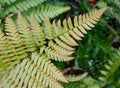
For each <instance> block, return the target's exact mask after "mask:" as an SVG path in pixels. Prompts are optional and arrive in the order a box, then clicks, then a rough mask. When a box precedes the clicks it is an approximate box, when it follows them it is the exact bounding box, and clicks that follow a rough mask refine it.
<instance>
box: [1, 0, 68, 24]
mask: <svg viewBox="0 0 120 88" xmlns="http://www.w3.org/2000/svg"><path fill="white" fill-rule="evenodd" d="M45 1H46V0H34V1H33V0H23V1H21V0H7V1H4V0H3V1H1V8H2V9H1V11H0V17H1V18H4V17H5V16H7V15H8V14H10V13H14V14H17V13H18V12H19V11H21V12H23V13H24V16H25V17H26V18H27V20H29V15H30V14H31V12H33V13H34V16H35V18H36V19H37V21H38V22H42V21H43V20H44V17H45V16H49V17H50V18H54V17H56V16H58V15H59V14H61V13H63V12H66V11H68V10H69V9H70V7H68V6H57V5H45V4H43V5H41V3H43V2H45ZM3 3H4V4H3Z"/></svg>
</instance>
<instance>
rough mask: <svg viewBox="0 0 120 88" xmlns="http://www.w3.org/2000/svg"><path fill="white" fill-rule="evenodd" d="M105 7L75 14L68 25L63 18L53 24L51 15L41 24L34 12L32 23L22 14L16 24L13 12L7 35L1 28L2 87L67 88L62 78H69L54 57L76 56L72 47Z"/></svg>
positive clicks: (0, 87) (0, 71)
mask: <svg viewBox="0 0 120 88" xmlns="http://www.w3.org/2000/svg"><path fill="white" fill-rule="evenodd" d="M105 10H106V8H103V9H101V10H98V11H93V12H91V13H89V14H86V15H83V16H79V17H75V18H74V22H72V21H71V18H68V19H67V20H64V21H63V26H64V27H63V26H62V25H61V21H60V20H59V21H58V22H57V23H55V21H54V22H53V23H50V21H49V19H48V18H47V19H46V21H44V25H39V23H38V22H37V20H36V19H35V17H34V16H33V14H32V15H31V18H30V23H28V22H27V21H26V20H25V19H24V18H23V16H22V14H21V13H19V14H18V18H17V22H16V23H15V22H14V21H13V20H12V16H11V15H9V16H8V17H7V18H6V20H5V34H4V33H3V32H2V31H0V76H2V77H1V78H0V81H2V82H1V83H0V88H5V87H6V86H7V87H13V88H16V87H20V88H21V87H25V88H27V87H28V88H34V87H35V88H36V87H40V88H46V87H49V88H56V87H57V88H63V87H62V86H61V85H60V84H59V83H58V81H62V82H67V80H66V79H65V77H64V76H63V75H62V73H61V72H60V71H59V70H58V69H57V68H56V67H55V66H54V64H52V63H51V61H50V59H54V60H57V61H69V60H71V59H73V57H71V54H72V53H73V52H74V47H72V46H76V45H77V42H76V40H78V38H79V40H81V37H84V34H86V33H87V32H86V30H90V29H91V28H92V27H94V25H95V24H96V23H97V21H98V20H99V18H100V17H101V15H102V14H103V12H104V11H105ZM73 36H74V37H73ZM76 36H77V37H76ZM57 48H58V49H57Z"/></svg>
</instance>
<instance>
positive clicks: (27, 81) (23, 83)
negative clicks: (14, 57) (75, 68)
mask: <svg viewBox="0 0 120 88" xmlns="http://www.w3.org/2000/svg"><path fill="white" fill-rule="evenodd" d="M2 80H3V81H2V83H1V84H0V85H2V86H1V88H6V87H13V88H16V87H19V88H22V87H25V88H27V87H28V88H36V87H39V88H47V87H50V88H56V87H57V88H62V86H61V85H60V84H59V83H58V82H56V81H55V80H54V79H52V78H51V77H50V76H49V75H47V74H45V73H44V72H43V70H42V69H40V68H39V67H38V66H36V65H35V64H34V63H33V62H31V61H30V59H28V58H26V59H24V60H23V61H22V62H21V64H18V65H17V66H16V67H15V69H13V70H11V72H10V73H9V74H8V75H5V77H4V78H3V79H2ZM4 80H5V81H4ZM33 86H34V87H33Z"/></svg>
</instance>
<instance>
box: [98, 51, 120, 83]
mask: <svg viewBox="0 0 120 88" xmlns="http://www.w3.org/2000/svg"><path fill="white" fill-rule="evenodd" d="M113 57H114V59H113V60H108V63H107V64H105V66H104V67H105V69H104V70H101V71H100V72H101V74H102V76H101V77H99V79H100V80H101V81H103V82H105V83H109V82H111V79H112V77H114V76H113V75H114V74H115V72H116V71H117V70H118V69H119V67H120V49H119V51H117V53H115V54H114V55H113Z"/></svg>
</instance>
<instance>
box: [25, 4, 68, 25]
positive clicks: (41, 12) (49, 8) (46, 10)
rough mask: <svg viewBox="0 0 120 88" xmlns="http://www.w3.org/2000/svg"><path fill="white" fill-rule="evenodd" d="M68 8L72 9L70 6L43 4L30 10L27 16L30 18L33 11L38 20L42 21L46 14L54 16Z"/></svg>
mask: <svg viewBox="0 0 120 88" xmlns="http://www.w3.org/2000/svg"><path fill="white" fill-rule="evenodd" d="M68 10H70V7H68V6H56V5H42V6H41V7H39V8H38V7H37V8H34V9H31V10H30V11H28V12H27V13H28V15H25V17H26V18H27V19H28V20H29V15H30V14H31V12H33V13H34V16H35V18H36V19H37V21H38V22H40V23H41V22H42V21H43V20H44V18H45V17H46V16H48V17H50V18H54V17H56V16H58V15H59V14H61V13H64V12H66V11H68Z"/></svg>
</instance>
